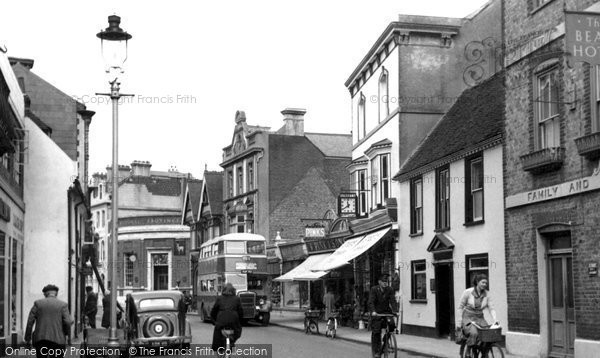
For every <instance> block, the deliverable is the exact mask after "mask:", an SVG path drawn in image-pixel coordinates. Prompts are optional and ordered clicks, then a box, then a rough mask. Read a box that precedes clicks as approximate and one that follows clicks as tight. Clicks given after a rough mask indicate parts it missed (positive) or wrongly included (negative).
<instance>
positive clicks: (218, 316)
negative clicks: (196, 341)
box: [210, 283, 244, 352]
mask: <svg viewBox="0 0 600 358" xmlns="http://www.w3.org/2000/svg"><path fill="white" fill-rule="evenodd" d="M243 316H244V312H243V311H242V302H241V301H240V298H239V297H238V296H236V295H235V287H233V285H232V284H231V283H227V284H225V288H223V292H222V293H221V296H219V297H217V301H216V302H215V305H214V306H213V308H212V310H211V311H210V317H211V318H212V320H213V322H214V323H215V330H214V331H213V341H212V349H213V350H214V351H215V352H221V351H223V349H224V348H225V343H226V341H225V337H224V336H223V334H222V333H221V330H222V329H223V328H229V329H232V330H233V337H231V344H232V345H233V343H235V341H237V340H238V339H239V338H240V337H241V336H242V324H241V321H240V318H241V317H243ZM219 348H221V350H219Z"/></svg>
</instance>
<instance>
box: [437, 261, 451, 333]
mask: <svg viewBox="0 0 600 358" xmlns="http://www.w3.org/2000/svg"><path fill="white" fill-rule="evenodd" d="M435 286H436V287H435V306H436V324H435V326H436V327H435V328H436V330H437V334H438V336H439V337H449V336H450V335H451V334H453V331H454V329H453V328H454V275H453V271H452V262H448V263H446V262H445V263H437V264H435Z"/></svg>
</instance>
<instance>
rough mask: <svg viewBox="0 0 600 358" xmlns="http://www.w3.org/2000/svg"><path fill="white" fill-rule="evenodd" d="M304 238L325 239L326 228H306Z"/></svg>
mask: <svg viewBox="0 0 600 358" xmlns="http://www.w3.org/2000/svg"><path fill="white" fill-rule="evenodd" d="M304 237H325V228H324V227H306V228H304Z"/></svg>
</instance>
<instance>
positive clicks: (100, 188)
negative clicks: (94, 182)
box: [98, 184, 103, 199]
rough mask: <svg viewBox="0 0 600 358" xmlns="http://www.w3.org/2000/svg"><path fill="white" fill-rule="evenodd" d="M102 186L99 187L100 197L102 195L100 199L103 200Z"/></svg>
mask: <svg viewBox="0 0 600 358" xmlns="http://www.w3.org/2000/svg"><path fill="white" fill-rule="evenodd" d="M102 189H103V188H102V184H100V186H99V187H98V195H100V199H102Z"/></svg>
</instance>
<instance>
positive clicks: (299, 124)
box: [281, 108, 306, 136]
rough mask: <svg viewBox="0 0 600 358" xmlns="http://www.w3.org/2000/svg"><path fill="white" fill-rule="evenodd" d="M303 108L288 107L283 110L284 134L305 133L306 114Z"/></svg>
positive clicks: (300, 134) (301, 134) (299, 134)
mask: <svg viewBox="0 0 600 358" xmlns="http://www.w3.org/2000/svg"><path fill="white" fill-rule="evenodd" d="M305 113H306V109H303V108H286V109H284V110H283V111H281V114H283V122H284V128H285V129H284V134H285V135H298V136H303V135H304V114H305Z"/></svg>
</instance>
